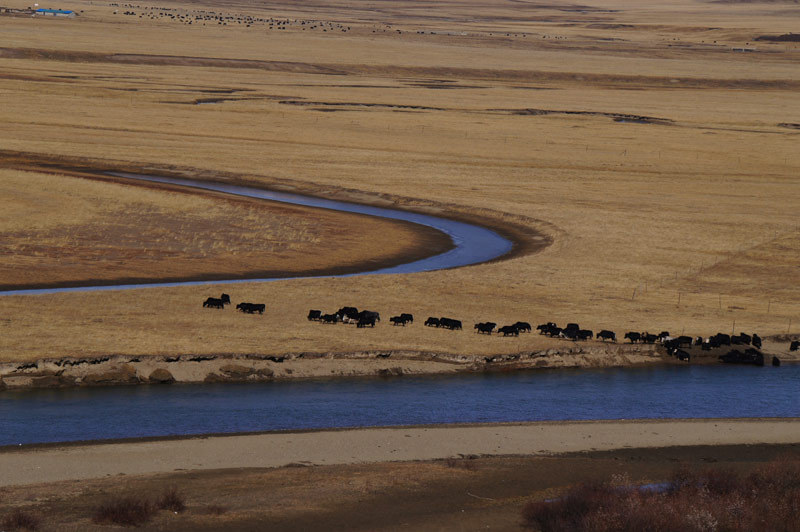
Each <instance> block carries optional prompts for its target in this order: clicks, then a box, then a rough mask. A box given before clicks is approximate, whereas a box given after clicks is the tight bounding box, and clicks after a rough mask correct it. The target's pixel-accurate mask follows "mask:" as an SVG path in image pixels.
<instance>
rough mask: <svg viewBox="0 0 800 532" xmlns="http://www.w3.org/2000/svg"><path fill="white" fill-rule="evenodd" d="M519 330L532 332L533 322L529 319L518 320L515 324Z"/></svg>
mask: <svg viewBox="0 0 800 532" xmlns="http://www.w3.org/2000/svg"><path fill="white" fill-rule="evenodd" d="M514 327H516V328H517V330H518V331H519V332H531V324H530V323H528V322H527V321H518V322H517V323H515V324H514Z"/></svg>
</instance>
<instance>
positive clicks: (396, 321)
mask: <svg viewBox="0 0 800 532" xmlns="http://www.w3.org/2000/svg"><path fill="white" fill-rule="evenodd" d="M409 321H413V320H409V319H408V318H406V317H405V316H403V315H402V314H401V315H400V316H392V317H391V318H389V323H391V324H392V325H402V326H403V327H405V326H406V323H408V322H409Z"/></svg>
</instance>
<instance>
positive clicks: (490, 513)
mask: <svg viewBox="0 0 800 532" xmlns="http://www.w3.org/2000/svg"><path fill="white" fill-rule="evenodd" d="M796 456H797V446H796V445H717V446H714V447H708V446H696V447H669V448H664V449H653V448H647V449H637V448H634V449H621V450H613V451H594V452H582V453H575V454H565V455H554V456H541V455H540V456H502V457H477V456H475V455H472V456H471V457H470V458H450V459H446V460H436V461H415V462H384V463H376V464H348V465H318V466H308V467H303V466H304V465H306V464H299V463H298V464H295V465H294V466H289V467H281V468H271V469H261V468H247V469H236V468H231V469H218V470H207V471H180V470H177V471H174V472H168V473H161V474H149V475H124V476H120V475H112V476H108V477H105V478H98V479H91V480H82V481H80V482H76V481H70V480H65V481H62V482H49V483H42V484H35V485H27V486H12V487H5V488H0V494H2V495H3V499H2V501H0V518H2V516H4V515H9V514H10V513H11V512H12V511H13V510H15V509H20V510H23V511H24V512H25V513H26V514H27V515H30V516H32V517H34V518H37V519H39V520H40V523H41V528H40V529H41V530H59V531H76V532H77V531H81V532H83V531H93V530H108V526H102V525H97V524H95V523H92V521H91V517H92V515H93V514H94V513H95V512H96V509H97V507H98V506H99V505H100V504H102V503H103V502H105V501H108V500H113V499H114V498H115V497H122V496H127V497H131V496H133V497H137V498H145V499H146V498H152V497H154V496H157V495H158V494H160V493H162V492H164V490H166V489H169V488H171V487H174V488H177V490H178V492H179V493H180V495H182V496H183V498H184V499H185V501H186V510H185V512H181V513H180V514H177V515H176V514H173V513H172V512H166V511H161V512H158V513H157V514H156V515H155V516H154V518H153V520H152V521H151V522H150V523H148V524H147V525H145V526H144V527H142V528H140V529H143V530H186V531H198V530H220V529H224V530H231V531H239V530H242V531H244V530H254V529H264V528H268V529H269V530H275V531H282V530H307V529H315V528H319V526H320V523H324V524H325V525H324V526H325V529H326V530H347V531H349V530H365V531H376V530H381V531H389V530H408V529H412V530H420V531H434V530H436V531H438V530H453V529H455V530H476V529H485V528H489V529H491V530H514V531H518V530H520V529H521V527H520V524H521V510H522V507H523V506H524V505H525V504H526V503H528V502H529V501H541V500H546V499H552V498H553V497H557V496H560V495H561V494H562V493H564V491H565V490H566V489H567V488H568V487H569V486H571V485H576V484H579V483H583V482H587V483H591V482H601V481H608V480H610V479H612V478H617V479H620V480H623V481H627V482H628V483H630V484H636V483H649V482H659V481H666V480H669V479H670V478H671V477H672V475H673V473H674V471H675V469H676V468H677V467H679V466H680V465H682V466H684V467H687V468H692V470H695V471H705V470H708V469H712V468H713V469H714V470H722V471H728V470H733V471H736V472H740V473H749V472H750V471H752V470H753V469H754V468H756V467H759V466H762V465H763V464H765V463H768V462H769V461H770V460H774V459H776V458H781V457H783V458H784V459H786V457H796Z"/></svg>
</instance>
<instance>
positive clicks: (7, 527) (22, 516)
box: [0, 508, 40, 532]
mask: <svg viewBox="0 0 800 532" xmlns="http://www.w3.org/2000/svg"><path fill="white" fill-rule="evenodd" d="M39 523H40V520H39V518H38V517H36V516H35V515H33V514H31V513H30V512H28V511H25V510H23V509H21V508H17V509H15V510H12V511H11V512H10V513H8V514H7V515H5V516H4V517H3V518H2V519H0V530H4V531H8V532H12V531H15V530H39Z"/></svg>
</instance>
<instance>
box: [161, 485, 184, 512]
mask: <svg viewBox="0 0 800 532" xmlns="http://www.w3.org/2000/svg"><path fill="white" fill-rule="evenodd" d="M156 506H157V507H158V509H159V510H169V511H170V512H175V513H181V512H182V511H184V510H185V509H186V501H185V500H184V498H183V495H181V494H180V493H178V490H177V488H175V487H174V486H172V487H169V488H167V489H166V490H165V491H164V493H162V494H161V496H160V497H159V498H158V501H156Z"/></svg>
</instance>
